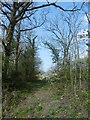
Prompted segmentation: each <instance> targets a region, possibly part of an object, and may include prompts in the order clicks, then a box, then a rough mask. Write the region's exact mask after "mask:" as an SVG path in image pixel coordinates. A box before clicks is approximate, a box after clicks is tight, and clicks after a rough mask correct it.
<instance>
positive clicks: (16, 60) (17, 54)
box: [15, 22, 21, 72]
mask: <svg viewBox="0 0 90 120" xmlns="http://www.w3.org/2000/svg"><path fill="white" fill-rule="evenodd" d="M20 24H21V22H19V24H18V25H17V27H18V33H17V43H16V44H17V45H16V59H15V71H16V72H17V71H18V59H19V44H20Z"/></svg>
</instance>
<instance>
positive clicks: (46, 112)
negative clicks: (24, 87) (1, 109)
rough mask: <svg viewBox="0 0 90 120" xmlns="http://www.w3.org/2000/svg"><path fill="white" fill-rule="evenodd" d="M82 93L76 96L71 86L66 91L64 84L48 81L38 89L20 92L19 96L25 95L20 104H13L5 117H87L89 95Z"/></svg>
mask: <svg viewBox="0 0 90 120" xmlns="http://www.w3.org/2000/svg"><path fill="white" fill-rule="evenodd" d="M82 94H83V95H81V93H80V96H79V95H78V96H76V97H74V95H73V93H72V90H70V88H67V90H66V92H65V91H64V88H63V86H62V87H61V85H59V84H57V83H54V84H50V83H48V84H47V85H45V86H40V87H39V88H38V89H37V90H36V91H33V92H28V93H27V92H25V91H24V92H22V94H21V93H19V96H21V95H22V96H24V97H23V99H22V100H21V101H20V102H19V104H18V105H15V106H13V107H12V109H11V110H10V112H9V113H8V114H6V115H5V117H14V118H35V117H36V118H43V117H49V118H50V117H52V118H54V117H58V118H87V117H88V113H87V103H86V101H87V95H86V93H82ZM19 96H18V97H19ZM83 97H84V99H83V100H82V98H83Z"/></svg>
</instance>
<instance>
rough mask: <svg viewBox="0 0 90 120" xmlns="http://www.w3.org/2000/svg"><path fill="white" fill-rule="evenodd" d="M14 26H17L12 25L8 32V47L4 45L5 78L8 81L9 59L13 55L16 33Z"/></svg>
mask: <svg viewBox="0 0 90 120" xmlns="http://www.w3.org/2000/svg"><path fill="white" fill-rule="evenodd" d="M14 26H15V24H12V25H11V24H10V25H9V27H8V30H7V37H6V41H7V45H5V43H4V49H5V61H4V77H5V78H6V79H7V75H8V68H9V58H10V55H11V42H12V39H13V32H14Z"/></svg>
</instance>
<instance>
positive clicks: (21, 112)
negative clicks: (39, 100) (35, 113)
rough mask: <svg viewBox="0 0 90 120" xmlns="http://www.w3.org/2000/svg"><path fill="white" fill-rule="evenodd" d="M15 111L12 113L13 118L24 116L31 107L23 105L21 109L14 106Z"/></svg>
mask: <svg viewBox="0 0 90 120" xmlns="http://www.w3.org/2000/svg"><path fill="white" fill-rule="evenodd" d="M14 112H15V113H14V117H15V118H17V117H18V118H22V117H24V118H25V117H26V116H27V114H28V113H29V112H31V108H30V107H28V106H25V107H24V109H23V110H22V111H21V110H20V109H19V108H16V110H15V111H14Z"/></svg>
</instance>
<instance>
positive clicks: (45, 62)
mask: <svg viewBox="0 0 90 120" xmlns="http://www.w3.org/2000/svg"><path fill="white" fill-rule="evenodd" d="M39 4H42V3H39ZM59 5H61V6H62V7H63V8H65V9H71V8H72V5H73V3H71V2H67V3H65V2H60V3H59ZM76 5H78V6H80V5H81V3H76ZM46 10H48V11H49V14H48V15H47V19H49V20H53V19H54V16H56V15H58V14H59V12H61V10H59V9H57V8H54V7H48V8H46ZM81 18H84V15H82V16H81ZM81 18H80V19H81ZM83 28H85V29H86V24H83V27H82V29H83ZM35 33H36V34H38V38H37V40H38V41H40V42H41V40H42V41H44V40H48V39H49V37H48V36H50V33H48V32H46V31H45V29H43V27H41V28H38V29H36V30H35ZM38 44H39V43H38ZM39 48H40V49H39V56H40V58H41V60H42V65H41V69H42V70H43V71H45V72H46V71H48V70H49V69H50V68H51V67H52V66H53V65H54V64H53V63H52V58H51V53H50V51H49V50H48V49H46V48H44V47H42V46H41V45H40V46H39Z"/></svg>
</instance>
